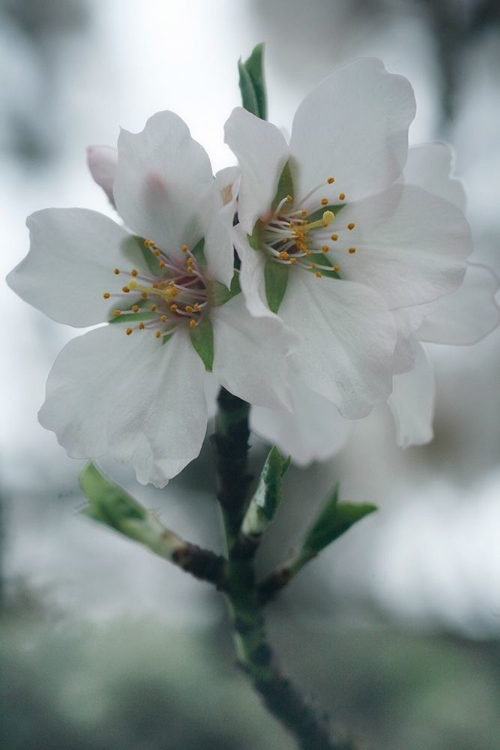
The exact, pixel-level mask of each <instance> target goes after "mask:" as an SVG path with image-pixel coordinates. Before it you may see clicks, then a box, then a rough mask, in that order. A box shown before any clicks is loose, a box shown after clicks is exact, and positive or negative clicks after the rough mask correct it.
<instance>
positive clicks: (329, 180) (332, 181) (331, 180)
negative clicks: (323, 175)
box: [327, 177, 335, 185]
mask: <svg viewBox="0 0 500 750" xmlns="http://www.w3.org/2000/svg"><path fill="white" fill-rule="evenodd" d="M334 182H335V177H329V178H328V179H327V183H328V184H329V185H332V184H333V183H334Z"/></svg>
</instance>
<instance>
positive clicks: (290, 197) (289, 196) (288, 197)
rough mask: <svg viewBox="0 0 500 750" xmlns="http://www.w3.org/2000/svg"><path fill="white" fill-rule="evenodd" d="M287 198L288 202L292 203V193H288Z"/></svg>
mask: <svg viewBox="0 0 500 750" xmlns="http://www.w3.org/2000/svg"><path fill="white" fill-rule="evenodd" d="M286 199H287V201H288V203H291V202H292V201H293V198H292V196H291V195H287V196H286Z"/></svg>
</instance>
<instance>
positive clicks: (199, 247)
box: [193, 237, 207, 268]
mask: <svg viewBox="0 0 500 750" xmlns="http://www.w3.org/2000/svg"><path fill="white" fill-rule="evenodd" d="M204 248H205V239H204V237H202V238H201V240H200V241H199V242H197V243H196V245H195V246H194V248H193V255H194V257H195V258H196V262H197V263H198V265H200V266H201V267H202V268H206V267H207V259H206V257H205V249H204Z"/></svg>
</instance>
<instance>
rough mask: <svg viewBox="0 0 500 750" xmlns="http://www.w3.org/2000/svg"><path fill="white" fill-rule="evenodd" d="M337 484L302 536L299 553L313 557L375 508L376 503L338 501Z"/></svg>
mask: <svg viewBox="0 0 500 750" xmlns="http://www.w3.org/2000/svg"><path fill="white" fill-rule="evenodd" d="M338 498H339V485H338V484H337V485H336V486H335V488H334V489H333V492H332V493H331V495H330V497H329V498H328V499H327V501H326V503H325V504H324V505H323V507H322V509H321V510H320V512H319V514H318V516H317V517H316V520H315V521H314V523H313V525H312V527H311V528H310V529H309V531H308V533H307V534H306V536H305V538H304V542H303V544H302V552H301V554H302V555H304V556H307V557H313V556H314V555H317V554H318V552H321V550H322V549H324V548H325V547H327V546H328V545H329V544H331V543H332V542H334V541H335V540H336V539H338V538H339V536H342V534H345V532H346V531H348V530H349V529H350V528H351V526H354V524H355V523H357V522H358V521H361V519H363V518H365V516H368V515H369V514H370V513H373V512H374V511H376V510H377V506H376V505H369V504H363V505H355V504H354V503H339V502H338Z"/></svg>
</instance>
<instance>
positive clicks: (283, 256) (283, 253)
mask: <svg viewBox="0 0 500 750" xmlns="http://www.w3.org/2000/svg"><path fill="white" fill-rule="evenodd" d="M279 257H280V258H281V260H289V258H290V255H289V254H288V253H287V251H286V250H282V251H281V253H280V254H279Z"/></svg>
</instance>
